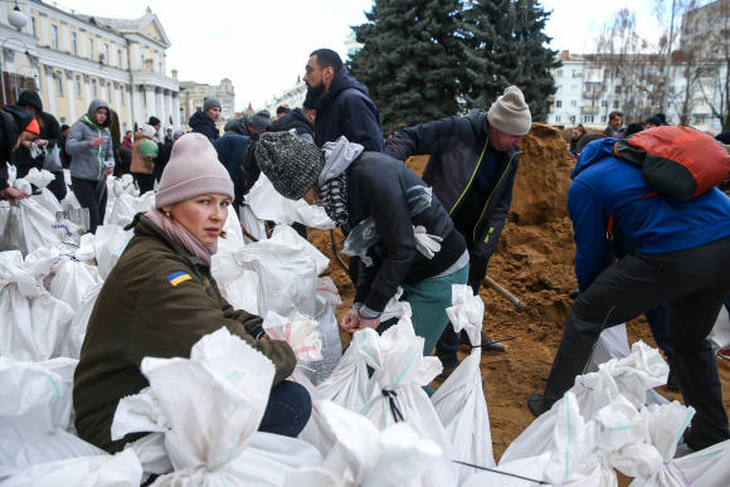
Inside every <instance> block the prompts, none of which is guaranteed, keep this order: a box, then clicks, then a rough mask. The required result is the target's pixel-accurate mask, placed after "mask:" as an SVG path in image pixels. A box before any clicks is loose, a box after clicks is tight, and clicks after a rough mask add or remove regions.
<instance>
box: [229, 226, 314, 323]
mask: <svg viewBox="0 0 730 487" xmlns="http://www.w3.org/2000/svg"><path fill="white" fill-rule="evenodd" d="M317 254H319V255H317ZM320 256H321V257H320ZM326 259H327V258H326V257H324V256H323V255H322V254H321V253H320V252H319V251H317V250H316V249H315V248H314V247H312V246H311V244H309V243H308V242H307V241H306V240H304V239H303V238H301V237H300V236H299V235H297V234H296V232H294V230H293V229H291V228H290V227H286V226H277V227H276V229H275V230H274V233H273V235H272V238H271V239H269V240H264V241H260V242H254V243H251V244H248V245H246V246H245V247H244V248H243V249H241V250H240V251H239V252H238V253H236V254H235V257H234V260H235V261H236V262H237V263H239V264H240V265H241V267H242V268H244V269H247V270H253V271H255V272H256V274H257V275H258V278H259V280H258V286H259V287H258V292H257V307H258V314H260V315H265V314H266V313H267V312H269V311H275V312H276V313H278V314H280V315H282V316H286V317H287V318H292V317H293V316H294V313H296V312H300V313H303V314H306V315H308V316H316V315H317V275H318V270H319V269H320V268H321V267H322V265H323V262H324V260H326ZM324 268H326V264H325V265H324Z"/></svg>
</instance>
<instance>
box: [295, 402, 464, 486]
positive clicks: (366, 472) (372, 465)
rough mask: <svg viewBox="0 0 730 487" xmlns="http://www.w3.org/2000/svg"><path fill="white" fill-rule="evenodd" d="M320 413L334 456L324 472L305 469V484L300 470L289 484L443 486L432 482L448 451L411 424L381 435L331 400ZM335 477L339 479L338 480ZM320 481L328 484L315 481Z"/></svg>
mask: <svg viewBox="0 0 730 487" xmlns="http://www.w3.org/2000/svg"><path fill="white" fill-rule="evenodd" d="M320 410H321V414H322V417H323V421H324V423H325V426H326V428H327V430H328V434H329V435H331V436H332V437H333V438H334V439H335V441H336V445H335V446H334V447H333V448H332V449H331V451H330V452H329V455H328V457H327V459H326V460H325V463H324V465H323V466H322V468H320V469H316V470H314V469H303V473H304V477H303V478H302V481H301V482H298V481H297V480H298V478H299V477H298V473H299V472H295V473H294V474H292V475H290V476H289V477H288V479H287V483H286V484H284V485H287V486H292V487H294V486H311V487H314V486H315V485H317V486H320V485H333V486H343V487H344V486H348V487H354V486H362V487H376V486H377V487H396V486H398V487H403V486H408V487H419V486H431V485H438V484H434V483H433V482H432V481H433V480H434V479H433V477H432V474H433V468H434V465H438V463H439V462H440V461H441V460H442V459H443V450H441V448H440V447H439V446H438V445H436V444H435V443H434V442H432V441H429V440H426V439H423V438H421V436H420V435H419V434H418V433H417V432H416V431H415V429H413V427H411V426H410V425H409V424H408V423H397V424H394V425H392V426H390V427H388V428H386V429H385V430H384V431H378V429H377V428H375V427H374V425H373V424H372V423H370V422H369V421H368V420H367V419H365V418H364V417H362V416H361V415H359V414H356V413H353V412H351V411H348V410H346V409H344V408H342V407H340V406H337V405H336V404H334V403H332V402H330V401H323V402H322V403H321V405H320ZM301 471H302V470H300V472H301ZM315 472H319V473H318V474H315ZM328 474H332V475H328ZM333 477H334V478H335V479H337V480H334V481H333V480H332V478H333ZM318 478H319V479H323V480H324V481H325V482H326V483H324V484H317V483H313V482H314V481H315V480H316V479H318ZM452 485H456V484H452Z"/></svg>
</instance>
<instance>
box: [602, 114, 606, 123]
mask: <svg viewBox="0 0 730 487" xmlns="http://www.w3.org/2000/svg"><path fill="white" fill-rule="evenodd" d="M601 123H606V116H605V115H603V116H602V117H601Z"/></svg>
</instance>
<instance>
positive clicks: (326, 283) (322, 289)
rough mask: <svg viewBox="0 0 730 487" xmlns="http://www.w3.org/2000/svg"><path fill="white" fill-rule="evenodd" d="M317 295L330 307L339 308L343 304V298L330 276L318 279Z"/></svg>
mask: <svg viewBox="0 0 730 487" xmlns="http://www.w3.org/2000/svg"><path fill="white" fill-rule="evenodd" d="M317 294H319V296H320V297H322V299H323V300H324V301H326V302H327V303H328V304H329V305H330V306H333V307H337V306H340V305H341V304H342V296H340V291H339V290H338V289H337V286H336V285H335V283H334V281H333V280H332V278H331V277H329V276H322V277H318V278H317Z"/></svg>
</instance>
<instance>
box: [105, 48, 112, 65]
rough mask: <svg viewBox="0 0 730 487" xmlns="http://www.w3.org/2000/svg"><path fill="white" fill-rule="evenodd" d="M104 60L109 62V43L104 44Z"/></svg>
mask: <svg viewBox="0 0 730 487" xmlns="http://www.w3.org/2000/svg"><path fill="white" fill-rule="evenodd" d="M104 62H105V63H107V64H111V58H110V57H109V44H104Z"/></svg>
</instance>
